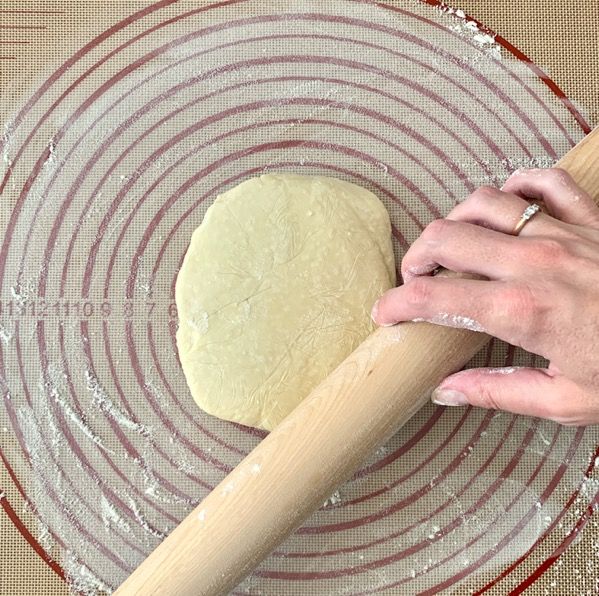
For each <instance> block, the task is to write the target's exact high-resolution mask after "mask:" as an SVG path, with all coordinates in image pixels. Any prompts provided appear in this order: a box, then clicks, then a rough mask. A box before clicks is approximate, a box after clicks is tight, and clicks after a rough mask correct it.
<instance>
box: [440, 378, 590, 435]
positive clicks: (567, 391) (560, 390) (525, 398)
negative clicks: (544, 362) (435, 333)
mask: <svg viewBox="0 0 599 596" xmlns="http://www.w3.org/2000/svg"><path fill="white" fill-rule="evenodd" d="M431 399H432V400H433V402H435V403H436V404H439V405H445V406H464V405H472V406H479V407H482V408H493V409H496V410H505V411H507V412H513V413H515V414H524V415H528V416H538V417H540V418H547V419H550V420H555V421H556V422H559V423H561V424H567V425H586V424H595V423H597V422H599V411H598V410H597V407H596V406H595V407H593V400H592V399H591V398H590V396H589V395H587V393H586V392H585V390H584V389H583V388H581V387H580V386H579V385H577V384H576V383H575V382H574V381H571V380H570V379H568V378H566V377H564V376H562V375H560V374H555V373H554V371H549V370H547V369H539V368H474V369H469V370H465V371H461V372H458V373H455V374H454V375H451V376H449V377H447V378H446V379H445V380H444V381H443V382H442V383H441V384H440V385H439V386H438V387H437V388H436V389H435V390H434V391H433V394H432V396H431Z"/></svg>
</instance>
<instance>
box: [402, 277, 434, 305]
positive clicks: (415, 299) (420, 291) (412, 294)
mask: <svg viewBox="0 0 599 596" xmlns="http://www.w3.org/2000/svg"><path fill="white" fill-rule="evenodd" d="M431 282H432V280H431V278H430V277H416V278H414V279H413V280H412V281H411V282H410V283H408V284H407V285H406V286H405V291H406V300H407V301H408V302H409V303H410V304H415V305H421V304H426V303H427V302H428V301H429V300H430V299H431V296H432V283H431Z"/></svg>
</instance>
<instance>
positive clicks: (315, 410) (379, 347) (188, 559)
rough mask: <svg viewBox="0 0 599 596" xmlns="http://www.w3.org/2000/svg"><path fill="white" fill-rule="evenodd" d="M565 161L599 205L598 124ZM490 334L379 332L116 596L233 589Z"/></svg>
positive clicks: (423, 329)
mask: <svg viewBox="0 0 599 596" xmlns="http://www.w3.org/2000/svg"><path fill="white" fill-rule="evenodd" d="M559 166H560V167H562V168H564V169H566V170H568V171H569V172H570V174H571V175H572V176H573V177H574V179H575V180H576V181H577V182H578V183H579V184H580V185H581V186H583V187H584V188H585V189H586V190H587V191H589V192H590V193H591V195H592V196H593V197H594V198H595V200H599V129H597V130H595V131H594V132H593V133H591V134H590V135H589V136H588V137H586V139H584V140H583V141H582V142H581V143H579V144H578V145H577V146H576V147H575V148H574V149H572V150H571V151H570V152H569V153H568V154H567V155H566V156H565V157H564V158H563V159H562V160H561V161H560V162H559ZM598 202H599V201H598ZM488 339H489V337H488V336H487V335H485V334H482V333H474V332H471V331H466V330H460V329H452V328H447V327H439V326H436V325H430V324H427V323H418V324H415V323H403V324H400V325H396V326H394V327H388V328H379V329H378V330H376V331H375V332H374V333H373V334H372V335H371V336H370V337H368V338H367V339H366V341H364V343H362V344H361V345H360V346H359V347H358V348H357V349H356V350H355V351H354V352H353V353H352V354H351V355H350V356H349V357H348V358H347V359H346V360H344V361H343V362H342V363H341V364H340V365H339V367H338V368H337V369H336V370H335V371H334V372H333V373H332V374H331V375H330V376H329V377H328V378H327V379H325V380H324V381H323V382H322V383H321V384H320V385H319V386H318V387H317V388H316V389H314V391H312V393H311V394H310V395H309V396H308V397H307V398H306V399H305V400H304V401H303V402H302V403H301V404H300V405H299V406H298V407H297V408H296V409H295V410H294V411H293V412H292V413H291V414H290V415H289V416H288V417H287V418H286V419H285V420H284V421H283V422H282V423H281V424H280V425H279V426H278V427H277V428H276V429H275V430H274V431H273V432H271V433H270V434H269V435H268V436H267V437H266V438H265V439H264V440H263V441H262V442H261V443H260V444H259V445H258V446H257V447H256V448H255V449H254V450H253V451H252V452H251V453H250V454H249V455H248V456H247V457H246V458H245V459H244V460H243V461H242V462H241V463H240V464H239V465H238V466H237V467H236V468H235V469H234V470H233V471H232V472H231V473H230V474H229V475H228V476H227V477H226V478H225V479H224V480H223V481H222V482H221V483H220V484H219V485H218V486H217V487H216V488H215V489H214V490H213V491H212V492H211V493H210V494H209V495H208V496H207V497H206V498H205V499H204V500H203V501H202V502H201V503H200V504H199V505H198V506H197V507H196V508H195V509H194V510H193V511H192V513H190V514H189V515H188V516H187V518H186V519H185V520H184V521H183V522H182V523H181V524H180V525H179V526H178V527H177V528H176V529H175V530H174V531H173V532H172V533H171V534H170V535H169V536H168V538H166V539H165V540H164V541H163V542H162V544H160V546H158V548H156V550H155V551H154V552H153V553H152V554H151V555H150V556H149V557H148V558H147V559H146V560H145V561H144V562H143V563H142V564H141V565H140V566H139V568H138V569H137V570H136V571H135V572H134V573H133V574H132V575H131V576H130V577H129V579H127V580H126V581H125V583H124V584H123V585H122V586H121V587H120V588H119V589H118V590H117V592H116V594H118V595H120V596H125V595H127V596H129V595H133V594H135V595H139V596H150V595H160V596H167V595H176V596H200V595H208V594H209V595H214V594H226V593H228V592H229V591H230V590H231V589H232V588H234V587H235V586H236V585H237V584H238V583H239V582H240V581H241V580H242V579H243V578H244V577H245V576H246V575H247V574H248V573H249V572H250V571H251V570H252V569H254V567H256V566H257V565H258V564H259V563H260V561H262V559H264V558H265V557H266V556H267V555H268V554H269V553H270V552H271V551H272V550H273V549H274V548H275V547H276V546H277V545H278V544H279V543H280V542H282V541H283V540H284V539H285V538H286V537H287V536H289V534H291V532H293V530H295V529H296V528H297V527H298V526H300V525H301V524H302V522H303V521H304V520H305V519H306V518H307V517H308V516H309V515H310V514H311V513H312V512H313V511H315V510H316V509H318V508H319V507H320V506H321V505H322V503H323V502H324V501H325V500H326V499H327V498H328V497H329V496H330V495H331V494H332V493H333V491H334V490H335V489H336V488H337V487H338V486H339V485H340V484H341V483H342V482H343V481H345V480H347V479H348V478H349V477H350V476H351V475H352V473H353V472H354V471H355V470H356V469H357V468H358V467H359V466H360V464H362V463H363V462H364V460H365V459H366V458H367V456H368V455H369V454H370V453H371V452H372V451H373V450H374V449H376V448H378V447H379V446H380V445H382V444H383V443H384V442H385V441H386V440H387V439H388V438H389V437H390V436H392V435H393V434H394V433H395V432H397V430H398V429H399V428H400V427H401V426H402V425H403V424H404V423H405V422H406V421H407V420H409V419H410V418H411V416H412V415H413V414H414V413H415V412H416V411H417V410H418V409H419V408H421V407H422V406H423V405H424V404H425V403H426V402H427V401H428V399H429V397H430V393H431V391H432V389H433V388H434V387H436V385H437V384H438V383H439V382H440V381H441V380H442V379H443V378H444V377H446V376H447V375H448V374H450V373H452V372H454V371H456V370H458V369H459V368H460V367H462V366H463V365H464V364H465V363H466V362H468V360H469V359H470V358H471V357H472V356H473V355H474V354H475V353H476V352H477V351H478V350H479V349H480V348H482V347H483V345H484V344H485V343H486V342H487V341H488Z"/></svg>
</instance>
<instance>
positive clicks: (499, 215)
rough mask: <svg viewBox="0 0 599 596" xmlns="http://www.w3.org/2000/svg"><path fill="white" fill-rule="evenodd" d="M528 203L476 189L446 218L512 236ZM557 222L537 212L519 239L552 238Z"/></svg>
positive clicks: (486, 188) (496, 190) (521, 199)
mask: <svg viewBox="0 0 599 596" xmlns="http://www.w3.org/2000/svg"><path fill="white" fill-rule="evenodd" d="M529 205H530V203H529V202H528V201H525V200H524V199H523V198H521V197H519V196H516V195H514V194H511V193H507V192H502V191H500V190H498V189H497V188H493V187H492V186H481V187H480V188H477V189H476V190H475V191H474V192H473V193H472V194H471V195H470V196H469V197H468V198H467V199H466V200H464V201H462V202H461V203H459V204H458V205H456V206H455V207H454V208H453V209H452V210H451V211H450V213H449V214H448V215H447V219H451V220H454V221H462V222H465V223H471V224H475V225H478V226H483V227H485V228H489V229H491V230H495V231H496V232H502V233H503V234H512V232H513V231H514V228H515V227H516V224H517V223H518V222H519V221H520V218H521V217H522V214H523V213H524V211H525V209H526V208H527V207H528V206H529ZM559 225H560V224H559V222H558V221H557V220H555V219H554V218H553V217H551V216H549V215H546V214H545V213H537V214H536V215H535V216H534V218H533V219H532V220H531V221H530V223H529V224H528V225H526V226H525V227H524V228H523V229H522V232H521V233H520V235H521V236H529V235H533V234H537V235H544V234H548V235H552V236H553V235H555V228H556V226H559Z"/></svg>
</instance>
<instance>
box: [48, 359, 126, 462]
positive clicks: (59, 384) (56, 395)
mask: <svg viewBox="0 0 599 596" xmlns="http://www.w3.org/2000/svg"><path fill="white" fill-rule="evenodd" d="M65 381H66V374H65V372H64V371H63V370H61V369H60V368H58V367H57V366H56V365H54V364H50V365H49V366H48V380H47V381H44V379H43V378H42V379H40V389H42V390H44V389H45V390H46V391H47V393H48V395H49V396H50V397H51V398H52V399H53V400H54V401H55V402H56V404H58V406H59V407H60V408H61V409H62V411H63V412H64V414H65V415H66V416H67V418H69V420H71V422H73V424H74V425H75V426H76V427H77V428H78V429H79V430H80V431H81V432H82V433H83V434H84V435H85V436H86V437H87V438H88V439H90V440H91V441H92V442H93V443H95V444H96V445H97V446H98V447H100V448H101V449H103V450H104V451H106V453H110V454H112V455H114V451H112V450H111V449H109V448H108V447H106V445H104V442H103V441H102V439H101V438H100V437H99V436H98V435H96V434H94V432H93V431H92V430H91V429H90V427H89V426H88V425H87V424H86V422H85V421H84V420H83V418H82V417H81V416H80V415H79V414H78V413H77V412H75V410H74V409H73V408H72V407H71V405H70V403H69V402H68V400H67V398H66V397H65V396H64V394H63V392H64V391H65V389H64V385H65Z"/></svg>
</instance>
